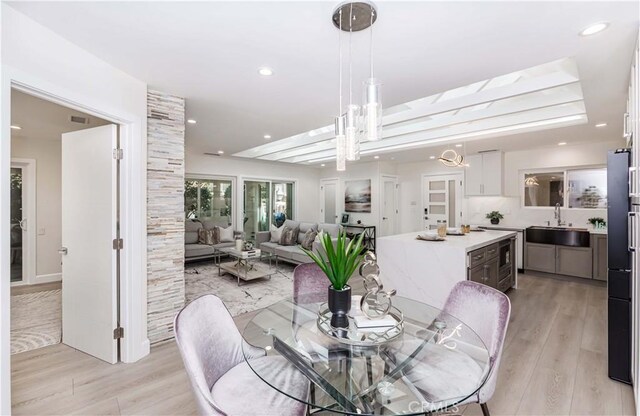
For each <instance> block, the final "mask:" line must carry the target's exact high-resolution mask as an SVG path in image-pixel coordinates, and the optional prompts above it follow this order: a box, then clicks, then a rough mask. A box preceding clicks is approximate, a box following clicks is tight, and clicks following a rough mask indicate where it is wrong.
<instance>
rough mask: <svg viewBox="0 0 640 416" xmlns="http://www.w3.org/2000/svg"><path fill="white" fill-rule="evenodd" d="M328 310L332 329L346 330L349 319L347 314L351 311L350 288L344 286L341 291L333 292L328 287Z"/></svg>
mask: <svg viewBox="0 0 640 416" xmlns="http://www.w3.org/2000/svg"><path fill="white" fill-rule="evenodd" d="M327 299H328V303H329V310H330V311H331V326H332V327H334V328H348V327H349V318H348V317H347V314H348V313H349V311H350V310H351V287H350V286H345V287H344V288H343V289H342V290H335V289H334V288H333V286H329V294H328V296H327Z"/></svg>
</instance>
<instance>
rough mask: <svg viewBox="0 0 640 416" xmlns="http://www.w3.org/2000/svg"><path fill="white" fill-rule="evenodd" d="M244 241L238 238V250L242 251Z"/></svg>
mask: <svg viewBox="0 0 640 416" xmlns="http://www.w3.org/2000/svg"><path fill="white" fill-rule="evenodd" d="M243 244H244V242H243V241H242V240H240V239H237V240H236V250H238V251H242V246H243Z"/></svg>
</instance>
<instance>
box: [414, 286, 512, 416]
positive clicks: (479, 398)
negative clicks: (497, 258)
mask: <svg viewBox="0 0 640 416" xmlns="http://www.w3.org/2000/svg"><path fill="white" fill-rule="evenodd" d="M443 312H444V313H443V314H442V315H441V318H442V321H444V322H445V324H446V323H447V319H449V320H455V322H450V323H449V325H448V327H453V326H454V325H455V324H457V323H458V320H459V321H461V322H462V323H464V324H465V325H466V326H467V327H469V328H470V329H471V330H473V331H474V332H475V334H477V336H478V337H479V338H480V339H481V340H482V342H483V344H484V346H485V347H486V348H487V350H488V355H489V365H488V375H486V379H485V382H484V384H483V385H482V386H481V387H480V388H479V389H478V390H477V391H476V392H475V393H474V394H473V395H471V396H470V397H468V398H466V399H464V400H462V401H461V402H460V403H458V405H459V406H460V405H464V404H470V403H478V404H480V406H481V408H482V413H483V415H484V416H489V408H488V406H487V402H488V401H489V399H491V397H492V396H493V393H494V391H495V389H496V382H497V379H498V369H499V367H500V358H501V356H502V347H503V345H504V340H505V336H506V333H507V326H508V324H509V316H510V314H511V302H510V301H509V298H508V297H507V296H506V295H505V294H504V293H502V292H500V291H498V290H495V289H493V288H490V287H489V286H486V285H483V284H480V283H476V282H472V281H462V282H458V283H457V284H456V285H455V286H454V287H453V289H452V290H451V292H450V293H449V296H448V298H447V301H446V303H445V305H444V308H443ZM451 317H453V318H455V319H451ZM462 341H464V334H462ZM484 371H487V369H485V370H483V368H482V367H481V366H480V365H479V364H478V363H477V362H476V361H475V360H474V359H473V358H472V356H471V355H469V354H466V353H464V352H461V351H457V350H450V349H447V348H442V347H440V346H437V345H435V344H427V347H426V348H425V350H424V352H423V353H422V354H421V356H420V363H419V364H417V365H416V366H415V367H413V368H412V369H411V370H410V371H409V372H408V373H407V374H406V377H407V378H408V379H409V380H410V381H411V382H412V383H413V385H414V386H415V387H416V388H417V389H418V390H419V391H420V392H421V393H422V394H423V397H425V399H426V400H427V401H432V400H438V399H442V398H446V397H448V398H452V399H455V398H459V397H461V396H462V395H466V394H468V393H469V392H470V391H473V389H475V388H477V380H479V379H481V378H482V377H483V376H485V374H486V373H485V372H484Z"/></svg>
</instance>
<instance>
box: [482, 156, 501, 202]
mask: <svg viewBox="0 0 640 416" xmlns="http://www.w3.org/2000/svg"><path fill="white" fill-rule="evenodd" d="M482 195H491V196H500V195H502V152H487V153H482Z"/></svg>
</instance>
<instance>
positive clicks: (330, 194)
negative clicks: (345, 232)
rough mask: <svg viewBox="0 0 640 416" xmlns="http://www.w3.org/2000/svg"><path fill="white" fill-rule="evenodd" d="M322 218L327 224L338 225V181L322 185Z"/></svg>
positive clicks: (323, 182) (325, 182) (326, 182)
mask: <svg viewBox="0 0 640 416" xmlns="http://www.w3.org/2000/svg"><path fill="white" fill-rule="evenodd" d="M320 199H321V200H322V201H321V203H320V218H322V221H323V222H324V223H327V224H337V223H338V181H337V180H331V181H322V184H321V185H320Z"/></svg>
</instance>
